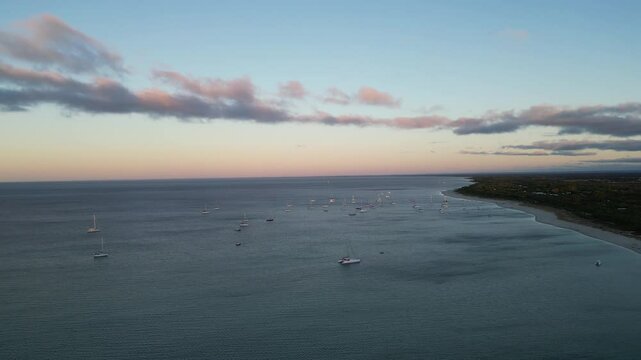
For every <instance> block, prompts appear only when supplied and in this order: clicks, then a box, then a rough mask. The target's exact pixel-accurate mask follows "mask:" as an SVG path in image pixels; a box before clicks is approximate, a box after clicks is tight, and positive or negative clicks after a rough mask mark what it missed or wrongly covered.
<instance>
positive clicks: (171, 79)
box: [153, 70, 255, 102]
mask: <svg viewBox="0 0 641 360" xmlns="http://www.w3.org/2000/svg"><path fill="white" fill-rule="evenodd" d="M153 77H154V78H155V79H159V80H162V81H164V82H165V83H168V84H170V85H173V86H175V87H177V88H179V89H181V90H183V91H185V92H187V93H189V94H192V95H199V96H203V97H205V98H207V99H210V100H219V99H229V100H236V101H243V102H250V101H253V100H254V98H255V96H254V94H255V90H254V84H253V83H252V81H251V80H250V79H249V78H240V79H232V80H223V79H213V78H203V79H196V78H193V77H189V76H186V75H183V74H181V73H178V72H175V71H165V70H154V71H153Z"/></svg>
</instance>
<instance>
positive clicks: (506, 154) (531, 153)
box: [461, 150, 550, 156]
mask: <svg viewBox="0 0 641 360" xmlns="http://www.w3.org/2000/svg"><path fill="white" fill-rule="evenodd" d="M461 154H465V155H505V156H549V155H550V154H549V153H546V152H542V151H540V152H518V151H468V150H463V151H461Z"/></svg>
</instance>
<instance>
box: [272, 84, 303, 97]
mask: <svg viewBox="0 0 641 360" xmlns="http://www.w3.org/2000/svg"><path fill="white" fill-rule="evenodd" d="M278 94H279V95H280V96H281V97H284V98H292V99H302V98H304V97H305V96H307V91H306V90H305V87H303V84H301V83H300V82H299V81H288V82H286V83H285V84H281V85H280V86H279V88H278Z"/></svg>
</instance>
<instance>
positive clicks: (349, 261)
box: [338, 259, 361, 265]
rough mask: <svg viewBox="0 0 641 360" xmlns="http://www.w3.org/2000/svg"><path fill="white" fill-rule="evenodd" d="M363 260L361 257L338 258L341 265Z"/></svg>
mask: <svg viewBox="0 0 641 360" xmlns="http://www.w3.org/2000/svg"><path fill="white" fill-rule="evenodd" d="M360 262H361V259H340V260H338V263H339V264H341V265H350V264H358V263H360Z"/></svg>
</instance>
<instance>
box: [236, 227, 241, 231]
mask: <svg viewBox="0 0 641 360" xmlns="http://www.w3.org/2000/svg"><path fill="white" fill-rule="evenodd" d="M241 230H242V229H241V228H239V227H238V228H235V229H234V231H241Z"/></svg>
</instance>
